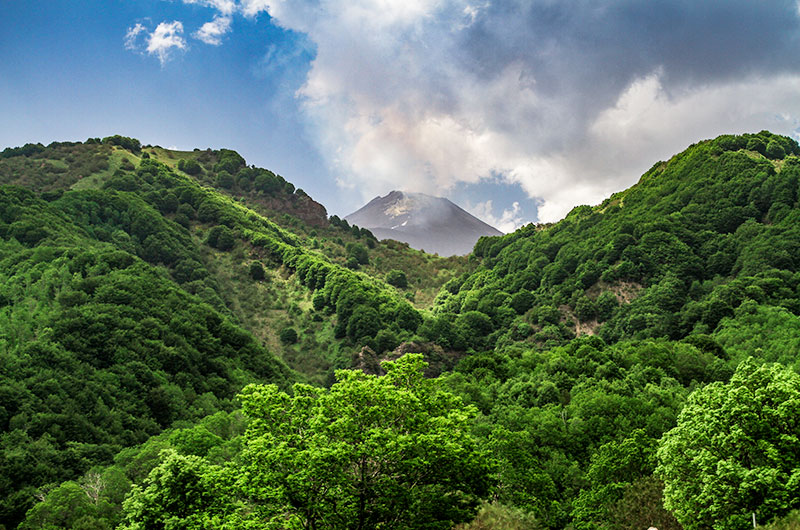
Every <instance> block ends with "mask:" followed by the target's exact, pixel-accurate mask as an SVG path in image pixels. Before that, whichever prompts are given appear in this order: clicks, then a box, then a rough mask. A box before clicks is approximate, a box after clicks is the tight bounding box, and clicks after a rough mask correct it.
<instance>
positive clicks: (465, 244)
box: [345, 191, 502, 256]
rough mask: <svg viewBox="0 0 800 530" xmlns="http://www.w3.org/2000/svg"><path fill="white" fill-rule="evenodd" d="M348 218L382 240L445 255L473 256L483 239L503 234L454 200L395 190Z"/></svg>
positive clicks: (372, 201) (375, 199)
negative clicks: (477, 243) (474, 248)
mask: <svg viewBox="0 0 800 530" xmlns="http://www.w3.org/2000/svg"><path fill="white" fill-rule="evenodd" d="M345 219H346V220H347V221H348V222H350V223H352V224H356V225H358V226H361V227H364V228H368V229H369V230H370V231H371V232H372V233H373V234H375V236H376V237H377V238H378V239H395V240H397V241H403V242H405V243H408V244H409V245H410V246H412V247H414V248H417V249H424V250H426V251H427V252H430V253H436V254H439V255H442V256H452V255H463V254H469V253H470V252H472V248H473V247H474V246H475V243H476V242H477V241H478V239H479V238H480V237H481V236H500V235H502V232H500V231H499V230H497V229H495V228H494V227H492V226H489V225H488V224H486V223H484V222H483V221H481V220H480V219H478V218H476V217H475V216H473V215H471V214H469V213H467V212H466V211H464V210H463V209H462V208H460V207H458V206H457V205H455V204H453V203H452V202H451V201H449V200H447V199H444V198H441V197H432V196H430V195H425V194H424V193H407V192H402V191H392V192H391V193H389V194H388V195H386V196H385V197H375V198H374V199H372V200H371V201H370V202H369V203H367V204H366V205H365V206H364V207H362V208H361V209H359V210H358V211H356V212H353V213H351V214H350V215H348V216H347V217H345Z"/></svg>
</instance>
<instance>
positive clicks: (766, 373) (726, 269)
mask: <svg viewBox="0 0 800 530" xmlns="http://www.w3.org/2000/svg"><path fill="white" fill-rule="evenodd" d="M798 155H800V147H798V145H797V144H796V143H795V142H794V141H793V140H791V139H789V138H785V137H780V136H775V135H772V134H770V133H767V132H761V133H759V134H754V135H742V136H722V137H719V138H717V139H715V140H709V141H704V142H701V143H699V144H696V145H693V146H691V147H690V148H689V149H687V150H686V151H684V152H683V153H681V154H678V155H676V156H675V157H673V158H672V159H670V160H669V161H667V162H659V163H657V164H656V165H654V166H653V168H652V169H651V170H650V171H648V172H647V173H646V174H645V175H644V176H643V177H642V179H641V181H640V182H639V183H638V184H637V185H636V186H634V187H632V188H630V189H628V190H626V191H623V192H620V193H617V194H615V195H613V196H612V197H610V198H609V199H608V200H606V201H605V202H603V203H602V204H601V205H598V206H594V207H590V206H580V207H578V208H575V209H574V210H573V211H572V212H571V213H570V214H569V215H568V216H567V217H566V218H565V219H564V220H563V221H561V222H559V223H555V224H553V225H546V226H543V225H538V226H533V225H531V226H527V227H524V228H522V229H520V230H518V231H517V232H515V233H513V234H509V235H507V236H503V237H497V238H484V239H482V240H481V241H479V242H478V244H477V245H476V247H475V252H474V255H473V256H472V257H471V258H470V259H469V260H466V259H451V260H441V259H438V258H432V257H428V256H425V255H424V254H421V253H418V252H416V251H411V250H410V249H408V248H407V247H405V246H403V245H398V244H395V243H391V242H377V241H375V239H374V238H373V237H372V235H371V234H370V233H369V232H368V231H365V230H363V229H360V228H358V227H351V226H349V225H347V223H346V222H343V221H342V220H340V219H338V218H335V217H334V218H331V219H330V220H326V221H325V223H318V221H317V220H315V219H317V218H318V216H317V215H316V214H313V212H312V210H313V209H314V208H315V207H314V206H313V205H312V204H311V202H313V201H311V199H310V198H308V197H307V195H305V194H304V193H302V190H295V189H294V187H293V186H291V185H290V184H288V183H286V181H285V180H283V178H282V177H279V176H278V175H275V174H273V173H271V172H269V171H267V170H262V169H259V168H253V167H247V166H246V164H245V161H244V160H243V159H242V158H241V157H240V156H239V155H238V154H236V153H235V152H233V151H229V150H220V151H211V150H207V151H194V152H172V151H166V150H163V149H161V148H157V147H152V146H141V145H140V144H139V142H138V141H134V140H133V139H126V138H125V137H109V138H106V139H103V140H99V139H95V140H91V141H90V142H86V143H83V144H80V143H77V144H54V145H51V146H47V147H45V146H41V145H38V144H36V145H33V144H28V145H26V146H23V147H21V148H14V149H6V150H5V151H3V152H2V153H1V154H0V176H2V179H3V182H6V183H11V184H16V185H18V186H24V188H27V189H23V188H19V187H2V188H0V190H1V191H0V200H2V207H1V208H0V236H2V242H1V243H0V244H2V245H3V246H2V249H3V251H2V254H0V256H2V261H0V275H2V282H0V289H2V290H0V323H2V324H0V330H2V331H0V345H1V346H2V351H0V354H2V355H3V357H2V364H1V365H0V370H2V371H1V372H0V377H2V378H1V379H0V395H2V396H3V399H2V400H0V405H2V408H0V427H2V438H1V439H0V440H2V451H3V453H2V460H0V465H2V466H3V468H2V469H0V477H2V478H0V495H2V499H3V510H4V511H3V513H2V523H0V524H3V523H5V524H8V525H15V524H17V522H18V521H20V520H22V519H23V516H24V515H25V510H28V511H27V516H25V518H24V521H23V522H22V524H21V528H54V527H57V528H115V527H119V528H131V529H133V528H168V527H181V528H214V527H222V526H223V524H226V525H227V526H226V527H236V528H264V527H274V528H310V527H314V528H379V527H387V528H452V527H454V526H455V525H459V526H458V528H463V529H473V530H477V529H479V528H481V529H483V528H552V529H560V528H575V529H584V528H586V529H589V528H606V529H617V528H620V529H621V528H647V527H649V526H656V527H658V528H659V529H661V530H664V529H680V528H687V529H691V528H719V529H739V528H741V529H744V528H749V527H752V517H753V516H754V515H755V517H756V518H757V520H758V521H759V522H761V523H768V522H770V521H772V520H774V523H773V527H774V528H783V527H786V528H790V527H791V525H792V524H795V523H796V520H797V517H796V512H794V513H791V512H792V510H797V509H800V458H799V457H798V454H800V449H799V448H800V406H799V405H798V403H800V379H799V378H798V375H797V372H798V371H800V361H798V358H797V351H798V346H800V272H798V266H800V262H798V256H800V248H798V246H799V245H800V233H798V231H800V223H799V221H800V207H799V205H798V199H799V197H798V188H799V187H800V158H798ZM52 167H62V168H63V169H64V170H63V171H61V170H58V171H55V172H54V171H52V170H51V169H50V168H52ZM209 185H212V186H215V187H216V189H212V188H210V187H208V186H209ZM69 188H71V189H69ZM218 190H221V191H218ZM309 201H311V202H309ZM245 205H248V206H252V207H253V209H249V208H248V207H246V206H245ZM303 205H304V206H303ZM309 212H311V213H309ZM302 216H305V218H303V217H302ZM315 223H317V224H315ZM438 287H441V289H440V290H439V291H438V295H437V296H436V298H435V301H433V302H432V304H431V306H430V309H428V308H427V302H428V301H429V300H432V298H433V297H432V294H431V293H432V292H434V291H436V290H437V288H438ZM398 346H399V347H398ZM392 350H395V353H394V354H390V353H389V352H391V351H392ZM414 351H423V352H424V353H425V355H426V360H427V361H428V363H430V366H428V368H427V370H428V372H427V373H428V374H429V375H430V374H432V373H438V372H440V371H441V369H442V368H445V369H447V368H453V367H454V369H453V370H450V371H446V372H445V373H443V374H441V375H440V376H439V377H437V378H436V379H423V378H422V373H423V371H424V370H425V369H426V364H425V363H424V362H423V361H422V359H421V358H420V357H418V356H413V355H406V356H405V357H402V358H400V359H399V360H397V361H396V362H394V363H392V362H389V363H384V365H383V367H381V366H379V361H380V360H381V359H384V358H387V357H396V356H397V355H399V354H400V353H404V352H414ZM270 352H274V353H276V354H277V356H278V358H276V357H275V356H274V355H273V354H271V353H270ZM459 359H460V360H459ZM456 361H458V362H457V364H455V365H454V363H455V362H456ZM287 364H288V365H289V366H290V367H291V368H289V367H287ZM434 366H435V367H436V368H437V369H436V370H435V371H432V370H431V368H432V367H434ZM351 367H353V368H358V369H359V370H353V371H347V370H344V371H338V372H337V376H336V378H334V377H333V376H332V370H333V369H334V368H351ZM292 368H294V371H293V370H292ZM362 370H366V371H367V372H371V373H374V374H381V373H385V375H383V376H380V377H379V376H375V375H365V374H364V373H363V372H362ZM295 382H297V383H298V384H294V385H292V383H295ZM309 382H310V383H314V384H312V385H309V384H307V383H309ZM251 383H255V384H251ZM264 383H272V384H271V385H264ZM247 385H250V386H247ZM324 386H328V387H330V388H329V389H324V388H323V387H324ZM237 395H238V398H237V397H236V396H237ZM240 406H241V409H240V408H239V407H240ZM36 499H38V500H39V501H40V502H38V503H35V500H36ZM431 501H435V502H433V503H432V502H431ZM480 501H483V504H482V505H480V504H479V502H480ZM476 512H477V516H475V514H476ZM473 517H474V520H471V519H473ZM782 525H783V526H782Z"/></svg>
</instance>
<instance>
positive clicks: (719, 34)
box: [0, 0, 800, 230]
mask: <svg viewBox="0 0 800 530" xmlns="http://www.w3.org/2000/svg"><path fill="white" fill-rule="evenodd" d="M6 4H7V5H4V16H3V17H2V19H0V49H2V51H3V54H2V57H3V58H2V59H0V124H2V127H0V146H2V147H5V146H16V145H21V144H24V143H26V142H38V141H40V142H43V143H49V142H50V141H53V140H84V139H86V138H87V137H90V136H91V137H94V136H105V135H110V134H124V135H128V136H135V137H137V138H139V139H140V140H142V142H143V143H150V144H158V145H162V146H164V147H177V148H180V149H192V148H194V147H199V148H205V147H212V148H221V147H227V148H231V149H235V150H237V151H239V152H240V153H241V154H242V155H243V156H244V157H245V158H246V159H247V161H248V162H249V163H252V164H256V165H258V166H262V167H267V168H270V169H272V170H274V171H276V172H278V173H280V174H282V175H283V176H284V177H286V178H287V179H288V180H290V181H291V182H293V183H294V184H295V185H297V186H298V187H301V188H303V189H305V190H306V191H307V192H308V193H309V194H310V195H311V196H312V197H314V198H316V199H317V200H318V201H320V202H322V203H323V204H324V205H325V206H326V208H327V209H328V211H329V213H331V214H338V215H342V216H343V215H346V214H348V213H350V212H351V211H353V210H355V209H357V208H358V207H360V206H361V205H362V204H363V203H365V202H367V201H368V200H369V199H371V198H372V197H374V196H376V195H378V194H380V195H385V194H386V193H388V192H389V191H391V190H392V189H405V190H407V191H421V192H427V193H432V194H436V195H442V196H447V197H450V198H452V199H453V200H455V201H457V202H458V203H459V204H461V205H462V206H464V207H465V208H467V209H468V210H470V211H472V212H473V213H476V214H478V215H479V216H480V217H482V218H483V219H484V220H486V221H488V222H490V223H492V224H494V225H496V226H498V227H499V228H501V229H503V230H510V229H513V228H514V227H516V226H519V225H521V224H524V223H527V222H531V221H537V220H543V221H553V220H557V219H558V218H560V217H562V216H563V215H564V214H566V213H567V212H568V211H569V209H570V208H572V207H574V206H576V205H579V204H595V203H598V202H600V201H602V199H603V198H604V197H606V196H607V195H608V194H610V193H612V192H614V191H618V190H620V189H623V188H625V187H628V186H630V185H631V184H633V183H634V182H636V180H637V179H638V177H639V175H641V173H643V172H644V171H645V170H646V169H647V168H649V167H650V166H652V164H653V163H654V162H655V161H657V160H660V159H665V158H668V157H669V156H670V155H671V154H674V153H676V152H678V151H680V150H682V149H683V148H685V147H686V146H687V145H689V144H691V143H693V142H695V141H698V140H700V139H703V138H708V137H712V136H716V135H717V134H721V133H726V132H733V133H741V132H756V131H758V130H761V129H769V130H772V131H774V132H778V133H782V134H789V135H796V134H797V130H798V126H800V122H799V121H798V120H800V59H798V58H800V53H798V52H800V14H799V13H798V4H797V2H796V1H794V0H791V1H772V2H751V1H749V0H747V1H745V0H742V1H735V0H732V1H729V2H724V3H721V2H711V1H708V2H697V1H689V0H686V1H682V0H671V1H658V0H649V1H640V2H635V1H631V0H627V1H622V0H619V1H610V0H597V1H592V2H589V1H577V0H563V1H560V2H553V1H551V0H527V1H516V0H504V1H502V2H498V1H492V0H291V1H287V0H269V1H268V0H172V1H169V0H145V1H113V0H111V1H109V0H106V1H94V2H92V1H60V0H49V1H47V2H32V1H25V0H22V1H15V2H7V3H6Z"/></svg>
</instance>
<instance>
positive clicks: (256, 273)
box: [248, 261, 266, 281]
mask: <svg viewBox="0 0 800 530" xmlns="http://www.w3.org/2000/svg"><path fill="white" fill-rule="evenodd" d="M248 271H249V272H250V277H251V278H253V279H254V280H256V281H261V280H263V279H264V278H266V273H265V272H264V266H263V265H262V264H261V262H260V261H254V262H252V263H250V267H249V269H248Z"/></svg>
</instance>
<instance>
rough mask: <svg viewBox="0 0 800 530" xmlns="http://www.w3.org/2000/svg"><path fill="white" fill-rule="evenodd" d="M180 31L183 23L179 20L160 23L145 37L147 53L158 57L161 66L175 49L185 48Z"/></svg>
mask: <svg viewBox="0 0 800 530" xmlns="http://www.w3.org/2000/svg"><path fill="white" fill-rule="evenodd" d="M182 33H183V24H182V23H181V22H180V21H177V20H175V21H172V22H162V23H160V24H159V25H158V26H156V29H155V31H153V33H151V34H150V36H149V37H148V39H147V48H146V51H147V53H149V54H150V55H155V56H156V57H158V60H159V62H161V65H162V66H163V65H164V63H166V62H167V60H169V58H170V56H171V55H172V52H173V51H174V50H175V49H178V50H185V49H186V41H185V40H184V39H183V37H181V34H182Z"/></svg>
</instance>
